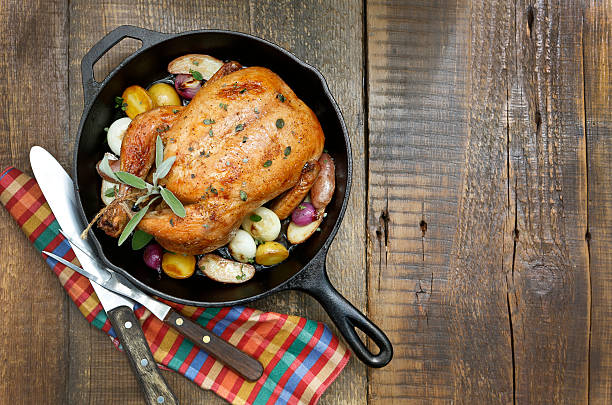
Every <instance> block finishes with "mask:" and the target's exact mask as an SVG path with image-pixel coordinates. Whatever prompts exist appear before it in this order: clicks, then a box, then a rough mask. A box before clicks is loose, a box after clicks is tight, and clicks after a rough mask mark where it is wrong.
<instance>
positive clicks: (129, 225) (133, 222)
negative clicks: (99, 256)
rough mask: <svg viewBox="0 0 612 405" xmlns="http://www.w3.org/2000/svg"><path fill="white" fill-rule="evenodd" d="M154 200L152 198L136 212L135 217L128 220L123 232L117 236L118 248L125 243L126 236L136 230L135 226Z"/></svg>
mask: <svg viewBox="0 0 612 405" xmlns="http://www.w3.org/2000/svg"><path fill="white" fill-rule="evenodd" d="M156 199H157V198H154V199H152V200H151V201H149V203H148V204H147V205H145V206H144V208H142V209H141V210H140V211H138V212H137V213H136V215H134V216H133V217H132V219H130V221H129V222H128V223H127V225H126V226H125V228H124V229H123V232H121V236H119V242H118V243H117V245H118V246H121V245H122V244H123V242H125V240H126V239H127V238H128V236H130V234H131V233H132V231H133V230H134V229H136V225H138V223H139V222H140V220H141V219H142V218H143V217H144V216H145V214H146V213H147V211H148V210H149V207H150V206H151V204H152V203H153V201H155V200H156Z"/></svg>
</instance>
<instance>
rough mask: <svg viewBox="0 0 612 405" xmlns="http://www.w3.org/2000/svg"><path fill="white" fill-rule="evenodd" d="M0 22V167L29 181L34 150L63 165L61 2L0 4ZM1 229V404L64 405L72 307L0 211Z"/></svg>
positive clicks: (64, 102) (64, 5) (64, 32)
mask: <svg viewBox="0 0 612 405" xmlns="http://www.w3.org/2000/svg"><path fill="white" fill-rule="evenodd" d="M0 21H1V24H0V48H1V49H2V57H0V93H1V94H2V97H1V98H0V114H1V115H0V138H1V139H2V142H1V143H0V167H2V168H5V167H7V166H9V165H14V166H16V167H18V168H19V169H21V170H23V171H26V172H28V173H30V174H31V170H30V163H29V158H28V154H29V150H30V147H31V146H33V145H42V146H44V147H45V148H48V149H49V150H50V151H51V152H53V153H54V154H56V156H59V158H60V159H61V160H62V161H64V162H65V161H66V159H67V153H66V150H65V148H64V145H65V144H64V138H65V134H66V131H67V129H68V124H67V121H68V102H67V100H66V94H67V87H68V78H67V77H66V75H65V72H66V70H67V54H66V51H67V24H66V22H67V2H65V1H58V2H46V1H33V2H31V3H29V4H28V5H27V7H24V5H23V3H22V2H19V1H11V0H3V1H1V2H0ZM0 223H2V227H0V228H1V229H0V241H1V242H0V254H1V255H2V258H3V260H2V261H1V262H0V296H1V297H2V298H1V300H0V302H1V304H2V305H0V319H2V328H1V330H0V340H1V341H2V342H3V344H2V346H1V348H0V398H1V399H2V400H0V402H5V401H9V399H10V400H11V402H13V403H57V404H61V403H66V386H65V376H66V373H67V358H68V352H67V347H68V339H69V337H68V334H67V333H66V328H65V326H66V321H67V311H68V307H69V306H70V305H72V304H70V303H69V302H68V300H67V299H66V296H65V294H64V293H63V290H62V288H61V286H60V284H59V282H58V280H57V277H55V275H54V274H53V273H52V272H51V271H50V269H49V267H48V266H47V265H46V264H45V263H44V261H43V260H42V258H41V256H40V255H39V254H38V253H37V252H36V250H35V249H34V247H33V246H32V244H31V243H30V242H29V241H28V240H27V239H26V238H25V237H24V236H23V234H22V232H21V230H20V229H19V227H18V226H17V225H16V224H15V222H14V221H13V220H12V219H11V217H10V215H9V214H8V213H7V212H6V210H4V209H3V208H0Z"/></svg>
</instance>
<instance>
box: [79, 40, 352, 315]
mask: <svg viewBox="0 0 612 405" xmlns="http://www.w3.org/2000/svg"><path fill="white" fill-rule="evenodd" d="M187 53H205V54H210V55H213V56H215V57H217V58H219V59H222V60H237V61H238V62H240V63H242V64H243V65H245V66H264V67H267V68H270V69H271V70H273V71H274V72H276V73H277V74H279V75H280V76H281V77H282V78H283V80H285V82H287V84H288V85H289V86H290V87H291V88H292V89H293V90H294V91H295V93H296V94H297V95H298V97H300V98H301V99H302V100H303V101H304V102H305V103H306V104H307V105H308V106H309V107H310V108H311V109H312V110H313V111H314V112H315V114H316V115H317V117H318V118H319V121H320V122H321V125H322V127H323V130H324V132H325V137H326V148H327V149H328V151H329V153H330V154H331V155H332V156H333V158H334V160H335V163H336V191H335V195H334V198H333V200H332V202H331V204H330V205H329V206H328V209H327V212H328V216H327V218H326V219H325V221H323V224H322V226H321V232H316V233H315V234H314V235H313V236H312V237H311V238H310V239H309V240H308V241H307V242H306V243H304V244H303V245H300V246H296V247H295V249H293V250H292V252H291V255H290V257H289V259H288V260H286V261H285V262H283V263H282V264H280V265H278V266H276V267H274V268H271V269H265V270H262V271H259V272H258V273H257V274H256V276H255V277H254V278H253V279H252V280H250V281H248V282H246V283H244V284H238V285H227V284H221V283H217V282H214V281H212V280H209V279H208V278H206V277H204V276H197V275H195V276H193V277H191V278H190V279H187V280H174V279H171V278H169V277H167V276H165V275H164V276H162V277H161V278H160V277H159V276H158V274H157V273H156V272H155V271H152V270H151V269H149V268H148V267H146V266H145V265H144V263H143V260H142V256H141V255H142V251H136V252H134V251H132V249H131V247H130V243H129V241H128V242H126V243H125V244H124V245H123V246H121V247H118V246H117V240H116V239H113V238H109V237H108V236H106V235H105V234H104V233H103V232H101V231H99V230H97V229H96V228H95V227H94V228H93V235H92V236H93V238H92V239H93V241H94V244H95V245H97V246H96V247H97V248H98V250H99V252H100V254H101V256H102V257H103V259H105V260H106V261H107V264H109V265H111V267H112V268H115V269H116V270H118V271H120V272H122V273H123V274H124V275H126V276H128V277H129V278H130V279H131V280H132V281H133V282H135V283H136V284H137V285H138V286H139V287H141V288H143V289H145V290H147V291H148V292H150V293H152V294H155V295H157V296H161V297H164V298H167V299H169V300H172V301H175V302H179V303H184V304H190V305H201V306H221V305H230V304H232V305H233V304H240V303H245V302H247V301H250V300H252V299H255V298H258V297H261V296H263V295H266V294H268V293H270V292H273V291H275V290H279V289H282V287H283V284H284V283H285V282H286V281H287V280H289V279H290V278H292V277H293V276H295V275H296V274H297V273H298V272H299V271H300V270H301V269H302V268H303V267H304V266H305V265H306V264H307V263H308V262H309V261H310V260H311V259H312V258H313V257H314V256H315V254H316V253H317V252H318V251H319V250H320V249H321V248H322V247H324V246H328V245H329V243H331V239H332V238H333V236H334V234H335V233H336V230H337V228H338V226H339V223H340V220H341V217H342V215H343V213H344V209H345V205H346V202H345V197H347V194H348V191H349V190H348V188H349V187H350V171H351V167H350V158H349V156H350V145H349V143H348V136H347V133H346V128H345V126H344V122H343V119H342V116H341V114H340V112H339V110H338V108H337V106H336V104H335V101H334V100H333V98H332V96H331V94H330V93H329V90H328V89H327V86H326V84H325V82H324V81H323V79H322V77H321V76H320V74H318V73H317V72H316V71H315V70H314V69H312V68H311V67H310V66H308V65H305V64H304V63H302V62H300V61H299V60H297V59H296V58H295V57H294V56H293V55H291V54H289V53H287V52H286V51H284V50H282V49H280V48H278V47H276V46H275V45H272V44H270V43H268V42H266V41H263V40H261V39H258V38H255V37H251V36H248V35H245V34H239V33H232V32H227V31H198V32H191V33H183V34H177V35H174V36H172V37H170V38H169V39H167V40H164V41H162V42H160V43H158V44H156V45H154V46H152V47H150V48H148V49H141V50H139V51H137V52H136V53H135V54H134V55H132V56H131V57H129V58H128V59H126V60H125V61H124V62H122V64H121V65H119V66H118V67H117V68H116V69H115V70H114V71H113V72H112V73H111V75H109V77H108V78H107V79H106V80H105V81H104V83H103V86H102V88H101V90H100V92H99V93H98V94H97V96H96V97H95V99H94V100H93V102H92V103H91V104H89V103H90V100H85V104H86V108H85V112H84V113H83V117H82V120H81V125H80V127H79V136H78V137H77V145H76V151H75V165H74V169H75V178H76V183H77V188H78V197H79V198H80V202H81V204H82V208H83V213H84V215H85V217H86V218H87V220H88V221H89V220H91V219H92V218H93V217H94V216H95V215H96V213H97V212H98V211H99V210H100V209H101V208H102V207H103V204H102V202H101V200H100V186H101V179H100V178H99V176H98V175H97V173H96V170H95V164H96V162H98V161H99V160H100V159H101V158H102V156H103V154H104V152H106V151H108V150H109V149H108V146H107V145H106V133H105V132H104V128H105V127H108V126H109V125H110V123H112V121H113V120H114V119H116V118H117V112H116V110H115V108H114V105H115V102H114V98H115V97H116V96H120V95H121V93H122V92H123V90H124V89H125V88H126V87H128V86H129V85H132V84H138V85H140V86H143V87H145V86H147V85H148V84H150V83H151V82H153V81H155V80H159V79H162V78H164V77H166V76H167V75H168V73H167V71H166V67H167V65H168V62H170V61H171V60H172V59H174V58H176V57H178V56H181V55H184V54H187ZM88 104H89V105H88ZM90 238H91V236H90Z"/></svg>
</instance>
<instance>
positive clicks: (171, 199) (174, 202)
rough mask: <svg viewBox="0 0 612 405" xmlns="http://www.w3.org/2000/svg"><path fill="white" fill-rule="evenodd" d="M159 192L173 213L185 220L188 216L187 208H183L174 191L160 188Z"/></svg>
mask: <svg viewBox="0 0 612 405" xmlns="http://www.w3.org/2000/svg"><path fill="white" fill-rule="evenodd" d="M159 191H160V194H161V196H162V198H163V199H164V201H165V202H166V204H168V206H169V207H170V209H171V210H172V212H174V213H175V214H176V215H178V216H179V217H181V218H185V215H186V214H187V212H186V211H185V207H183V204H182V203H181V202H180V201H179V199H178V198H176V196H175V195H174V194H173V193H172V191H170V190H168V189H167V188H165V187H160V188H159Z"/></svg>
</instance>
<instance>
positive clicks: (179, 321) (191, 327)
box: [164, 309, 264, 381]
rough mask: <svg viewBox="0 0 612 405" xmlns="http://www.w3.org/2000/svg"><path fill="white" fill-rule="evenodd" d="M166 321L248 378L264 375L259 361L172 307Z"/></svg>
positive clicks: (255, 378) (255, 379)
mask: <svg viewBox="0 0 612 405" xmlns="http://www.w3.org/2000/svg"><path fill="white" fill-rule="evenodd" d="M164 322H165V323H166V324H168V325H169V326H172V327H173V328H175V329H177V330H178V331H179V332H181V334H182V335H184V336H185V337H187V338H188V339H189V340H191V341H192V342H193V344H194V345H196V346H198V347H199V348H201V349H202V350H204V351H206V352H207V353H209V354H210V355H211V356H213V357H214V358H215V359H217V360H219V361H220V362H221V363H223V364H225V365H226V366H228V367H229V368H231V369H232V370H234V371H235V372H236V373H238V374H240V375H241V376H242V377H244V378H245V379H246V380H248V381H257V380H259V378H260V377H261V376H262V374H263V371H264V370H263V366H262V365H261V363H260V362H259V361H257V360H255V359H254V358H253V357H251V356H249V355H248V354H246V353H244V352H242V351H240V350H239V349H238V348H236V347H235V346H232V345H231V344H230V343H228V342H226V341H225V340H223V339H221V338H220V337H219V336H217V335H215V334H214V333H212V332H211V331H208V330H206V329H204V328H203V327H201V326H200V325H198V324H197V323H195V322H193V321H191V320H190V319H188V318H187V317H185V316H183V315H181V314H179V313H178V312H176V311H174V310H172V309H171V310H170V312H168V315H167V316H166V319H164Z"/></svg>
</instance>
